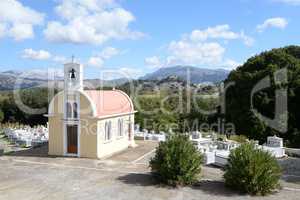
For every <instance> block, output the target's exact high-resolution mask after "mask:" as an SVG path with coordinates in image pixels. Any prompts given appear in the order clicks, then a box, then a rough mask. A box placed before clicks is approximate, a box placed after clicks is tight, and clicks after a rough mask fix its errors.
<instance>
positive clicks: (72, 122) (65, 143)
mask: <svg viewBox="0 0 300 200" xmlns="http://www.w3.org/2000/svg"><path fill="white" fill-rule="evenodd" d="M66 95H67V92H65V95H64V105H63V108H64V116H63V118H64V119H63V151H64V152H63V155H64V156H71V157H74V156H76V157H80V135H81V124H80V92H76V103H77V109H78V110H77V115H78V118H77V119H76V120H68V119H67V117H66V111H67V108H66V103H67V102H66V99H67V98H66ZM68 125H77V154H73V153H68V138H67V137H68V134H67V126H68Z"/></svg>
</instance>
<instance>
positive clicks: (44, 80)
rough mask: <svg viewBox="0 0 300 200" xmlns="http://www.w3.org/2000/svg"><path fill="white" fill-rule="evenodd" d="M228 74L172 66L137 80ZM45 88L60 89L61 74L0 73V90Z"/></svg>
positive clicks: (91, 82) (197, 79) (210, 79)
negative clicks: (52, 75)
mask: <svg viewBox="0 0 300 200" xmlns="http://www.w3.org/2000/svg"><path fill="white" fill-rule="evenodd" d="M228 74H229V71H227V70H224V69H205V68H198V67H191V66H174V67H164V68H160V69H158V70H157V71H154V72H153V73H149V74H146V75H145V76H143V77H140V78H139V79H141V80H162V79H166V78H168V77H170V76H176V77H179V78H180V79H182V80H185V81H187V80H190V82H191V83H194V84H199V83H215V82H220V81H223V80H224V79H226V78H227V76H228ZM20 80H21V81H20ZM16 81H20V84H16ZM127 81H128V80H127V79H123V78H120V79H114V80H100V79H86V80H84V85H88V86H89V88H97V87H100V86H103V87H105V86H117V85H121V84H124V83H125V82H127ZM16 85H17V86H16ZM47 86H51V87H53V86H55V87H58V88H62V87H63V76H62V74H61V73H60V74H55V81H53V80H51V79H50V80H49V78H48V72H47V71H43V70H31V71H26V72H20V71H13V70H10V71H4V72H0V90H13V89H19V88H30V87H47Z"/></svg>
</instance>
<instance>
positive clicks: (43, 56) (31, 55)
mask: <svg viewBox="0 0 300 200" xmlns="http://www.w3.org/2000/svg"><path fill="white" fill-rule="evenodd" d="M50 57H51V54H50V53H49V52H48V51H45V50H38V51H35V50H33V49H24V51H23V54H22V58H26V59H32V60H48V59H49V58H50Z"/></svg>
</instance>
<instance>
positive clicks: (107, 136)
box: [105, 121, 111, 140]
mask: <svg viewBox="0 0 300 200" xmlns="http://www.w3.org/2000/svg"><path fill="white" fill-rule="evenodd" d="M105 140H111V121H109V122H105Z"/></svg>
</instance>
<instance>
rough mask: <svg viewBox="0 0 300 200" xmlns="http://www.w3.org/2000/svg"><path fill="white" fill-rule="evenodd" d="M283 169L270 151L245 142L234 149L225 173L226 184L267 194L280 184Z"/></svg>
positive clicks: (245, 190) (257, 193) (243, 190)
mask: <svg viewBox="0 0 300 200" xmlns="http://www.w3.org/2000/svg"><path fill="white" fill-rule="evenodd" d="M280 176H281V169H280V166H279V164H278V162H277V160H276V158H275V157H273V156H272V155H271V154H270V153H269V152H266V151H264V150H261V149H257V148H256V147H255V145H254V143H252V142H251V143H245V144H242V145H241V146H240V147H238V148H236V149H235V150H233V151H232V152H231V153H230V155H229V159H228V164H227V166H226V171H225V174H224V179H225V184H226V185H227V186H228V187H230V188H232V189H236V190H239V191H241V192H246V193H249V194H252V195H266V194H268V193H270V192H272V190H274V189H276V188H277V187H278V186H279V183H278V181H279V178H280Z"/></svg>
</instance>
